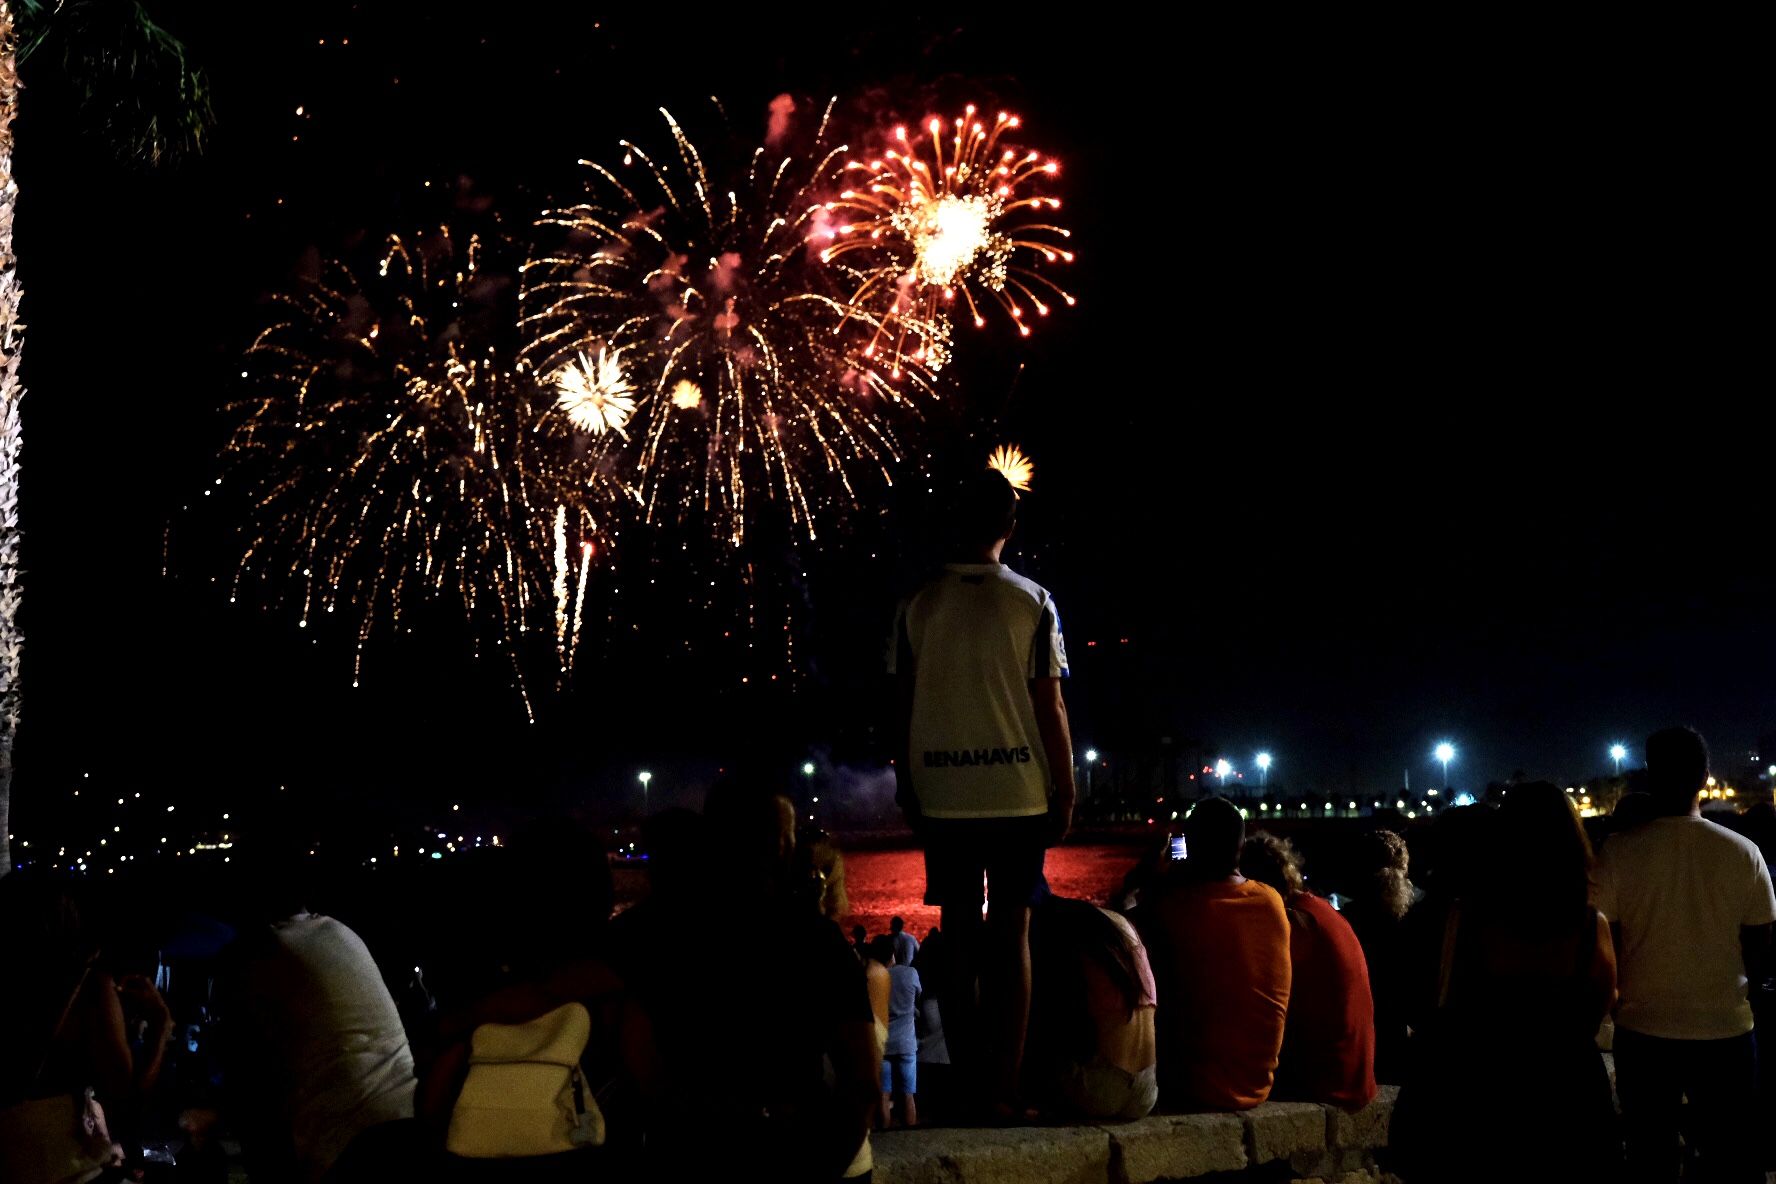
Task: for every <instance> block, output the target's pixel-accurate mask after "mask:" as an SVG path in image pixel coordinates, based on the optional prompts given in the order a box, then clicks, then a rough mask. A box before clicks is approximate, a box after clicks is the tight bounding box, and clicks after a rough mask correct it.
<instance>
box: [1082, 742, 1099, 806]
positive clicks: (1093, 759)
mask: <svg viewBox="0 0 1776 1184" xmlns="http://www.w3.org/2000/svg"><path fill="white" fill-rule="evenodd" d="M1097 763H1098V750H1097V749H1095V748H1088V749H1086V750H1085V796H1086V797H1088V798H1089V797H1091V796H1092V768H1093V767H1094V766H1095V765H1096V764H1097Z"/></svg>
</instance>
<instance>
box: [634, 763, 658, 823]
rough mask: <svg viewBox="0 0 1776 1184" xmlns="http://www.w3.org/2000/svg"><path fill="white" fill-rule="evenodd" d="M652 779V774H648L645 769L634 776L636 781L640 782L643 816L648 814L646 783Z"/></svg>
mask: <svg viewBox="0 0 1776 1184" xmlns="http://www.w3.org/2000/svg"><path fill="white" fill-rule="evenodd" d="M653 779H654V775H653V774H652V773H650V772H648V771H647V770H646V769H643V770H642V771H641V772H640V773H639V774H637V775H636V780H638V781H640V782H641V812H642V813H643V814H646V813H647V812H648V782H650V781H652V780H653Z"/></svg>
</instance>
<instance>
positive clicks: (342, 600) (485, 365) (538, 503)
mask: <svg viewBox="0 0 1776 1184" xmlns="http://www.w3.org/2000/svg"><path fill="white" fill-rule="evenodd" d="M487 250H488V247H487V242H486V240H485V239H483V238H482V237H481V236H478V235H470V236H468V237H467V238H466V240H462V239H460V238H459V237H458V236H453V235H452V233H451V232H450V230H449V229H448V228H439V229H438V230H437V231H436V232H433V233H430V234H427V235H423V236H418V237H415V238H412V239H408V238H404V237H401V236H391V237H390V238H389V239H388V240H387V241H386V243H385V249H384V250H383V252H382V253H381V255H380V256H379V258H378V259H377V260H376V262H375V264H374V266H373V267H370V268H364V269H360V271H354V270H353V269H352V268H351V267H348V266H347V265H345V264H343V263H337V262H335V263H329V264H327V265H326V266H325V267H324V268H323V269H322V274H321V277H320V278H319V279H318V280H317V281H315V282H313V283H311V284H308V285H305V286H303V287H301V288H299V289H298V290H296V291H293V292H290V293H286V294H284V295H282V296H279V297H277V298H276V300H275V302H274V306H275V308H276V309H277V316H276V318H275V320H274V321H273V323H271V324H270V325H269V326H268V327H267V328H266V329H264V330H263V331H261V332H260V333H259V335H258V336H257V337H256V338H255V339H254V341H253V342H252V344H251V345H250V347H249V348H248V350H247V355H246V359H245V368H244V370H243V376H244V377H245V379H246V380H247V385H248V394H247V395H246V396H245V397H243V398H242V399H241V400H240V401H238V402H237V403H236V404H234V406H233V411H234V412H235V414H236V415H237V417H238V418H237V420H236V423H235V427H234V429H233V432H232V434H231V437H230V440H229V444H228V450H227V455H226V460H227V462H228V466H229V467H228V469H227V470H226V472H225V478H226V479H229V480H231V481H232V482H233V483H234V484H238V485H240V486H242V487H243V488H244V495H245V497H246V498H247V501H248V508H249V514H248V523H247V526H246V528H245V532H244V540H243V544H242V551H241V558H240V561H239V564H238V565H237V568H236V571H235V575H234V579H233V595H234V597H235V598H236V599H238V598H239V597H240V596H241V595H242V594H243V592H244V591H246V589H247V588H248V587H249V586H252V587H254V588H263V589H264V590H265V591H266V592H267V593H268V594H269V599H271V600H272V601H274V602H278V601H285V600H290V601H294V603H295V604H296V606H297V607H298V609H299V624H300V625H301V626H303V627H307V626H308V625H309V624H310V621H311V619H312V618H313V617H314V616H315V615H316V614H317V613H321V614H330V613H333V612H335V611H337V610H340V609H345V610H346V611H350V612H355V613H356V614H357V628H356V630H355V632H356V635H357V643H356V653H355V655H354V659H353V682H354V685H355V684H356V683H357V682H358V681H359V680H360V679H361V677H362V672H363V661H364V651H365V649H366V647H367V646H368V645H369V643H370V641H371V640H372V638H373V637H374V636H375V635H376V634H377V633H378V632H379V631H382V630H394V631H403V630H407V629H409V628H410V627H411V626H410V624H409V622H408V616H409V614H411V613H412V612H413V611H414V609H415V607H416V606H418V605H420V604H423V603H444V604H447V605H450V606H452V607H453V608H454V609H455V611H456V612H457V613H458V614H459V615H460V616H461V618H462V619H463V620H464V621H465V623H466V624H467V625H468V626H469V630H470V635H471V637H472V638H473V639H474V643H475V648H476V650H477V652H484V651H488V650H492V651H497V652H499V653H500V654H501V655H502V661H505V662H507V663H509V664H510V665H511V667H512V670H513V672H514V675H515V678H516V681H517V683H518V686H519V690H520V693H521V694H523V695H524V698H525V702H526V707H527V710H528V708H529V696H528V693H527V692H526V690H525V686H524V678H523V672H522V669H521V665H520V657H521V655H520V648H521V645H520V643H521V639H522V637H523V636H524V635H525V634H527V633H530V632H532V631H533V629H534V627H535V626H536V625H537V624H540V622H537V621H535V620H534V618H535V616H536V614H537V613H538V612H539V611H546V610H544V609H543V606H545V605H548V604H549V603H550V601H551V597H550V592H551V591H552V590H555V588H554V576H553V572H552V571H551V570H550V568H551V565H550V564H549V562H548V558H549V552H550V548H549V542H550V537H549V536H550V534H551V533H552V532H551V526H552V524H553V525H554V527H555V529H556V530H557V531H559V532H561V533H563V534H564V535H565V534H567V533H571V534H572V535H573V536H575V537H577V538H581V539H586V540H591V539H594V538H604V537H606V536H607V535H608V532H609V531H610V530H611V529H613V525H612V524H613V518H614V513H615V511H616V508H617V504H618V503H619V501H620V500H621V498H622V497H623V490H622V488H621V487H620V486H619V485H617V484H615V483H613V482H612V481H611V480H610V479H608V478H607V477H605V476H604V475H603V474H601V473H600V472H599V471H598V469H597V468H596V466H594V465H592V464H591V463H589V462H588V461H587V460H586V459H585V458H584V457H581V456H577V455H576V453H575V450H574V447H573V445H574V433H573V431H572V429H571V428H570V427H569V426H568V424H567V422H566V421H565V419H564V418H563V417H561V416H559V415H556V414H553V411H554V406H553V397H552V394H551V392H547V391H544V390H542V389H540V388H539V387H538V386H537V385H536V383H535V382H534V381H533V380H532V379H531V378H530V377H529V376H527V375H524V374H519V373H517V372H515V371H514V369H513V368H512V367H510V366H508V365H505V364H503V363H502V362H501V360H500V358H499V356H498V353H497V351H496V349H495V347H494V346H493V345H491V344H488V343H487V340H488V337H489V336H490V335H489V334H486V333H483V332H482V331H481V330H482V326H479V325H478V324H476V323H475V322H476V318H477V317H484V316H488V315H492V316H495V317H497V315H498V304H499V298H498V294H499V291H500V277H499V276H498V275H497V272H496V273H494V274H490V273H489V269H488V267H487V264H486V260H485V258H484V256H485V255H486V253H487ZM372 272H374V275H373V276H371V278H368V279H360V274H362V275H365V276H370V275H371V273H372ZM506 324H507V325H509V324H510V320H509V316H508V319H507V321H506ZM222 480H223V479H219V483H221V481H222ZM552 520H553V523H552ZM553 599H554V600H555V601H556V603H557V604H559V603H560V600H561V598H560V597H559V596H556V597H554V598H553ZM545 619H546V618H545ZM561 632H562V631H561V629H560V628H559V626H558V628H557V630H556V633H557V635H558V637H559V636H560V635H561ZM557 657H558V660H559V661H560V662H566V661H568V660H570V659H571V654H570V653H563V652H560V651H558V654H557Z"/></svg>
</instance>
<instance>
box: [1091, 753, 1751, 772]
mask: <svg viewBox="0 0 1776 1184" xmlns="http://www.w3.org/2000/svg"><path fill="white" fill-rule="evenodd" d="M1097 762H1098V750H1097V749H1095V748H1088V749H1086V750H1085V763H1086V764H1088V765H1095V764H1097ZM1770 776H1772V777H1776V765H1771V766H1770Z"/></svg>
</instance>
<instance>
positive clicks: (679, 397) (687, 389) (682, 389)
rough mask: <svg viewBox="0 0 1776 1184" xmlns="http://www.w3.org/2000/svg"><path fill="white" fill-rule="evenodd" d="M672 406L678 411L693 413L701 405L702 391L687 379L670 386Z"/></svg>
mask: <svg viewBox="0 0 1776 1184" xmlns="http://www.w3.org/2000/svg"><path fill="white" fill-rule="evenodd" d="M672 405H673V406H674V407H676V408H678V409H679V410H680V411H695V410H696V409H697V408H699V407H701V406H702V405H703V389H702V388H701V387H699V386H698V385H697V384H696V383H694V382H692V381H691V380H690V379H688V378H681V379H679V380H678V381H677V382H676V383H674V384H673V386H672Z"/></svg>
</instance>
